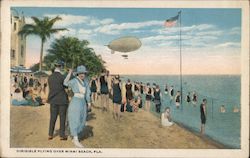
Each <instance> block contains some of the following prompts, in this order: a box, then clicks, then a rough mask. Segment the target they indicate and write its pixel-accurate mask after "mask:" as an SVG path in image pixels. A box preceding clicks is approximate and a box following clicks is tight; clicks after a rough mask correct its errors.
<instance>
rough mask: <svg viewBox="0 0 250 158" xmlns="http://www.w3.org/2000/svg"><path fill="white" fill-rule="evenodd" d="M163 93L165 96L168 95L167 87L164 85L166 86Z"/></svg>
mask: <svg viewBox="0 0 250 158" xmlns="http://www.w3.org/2000/svg"><path fill="white" fill-rule="evenodd" d="M164 93H165V94H166V95H167V94H168V85H167V84H166V86H165V91H164Z"/></svg>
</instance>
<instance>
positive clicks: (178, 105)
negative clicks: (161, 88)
mask: <svg viewBox="0 0 250 158" xmlns="http://www.w3.org/2000/svg"><path fill="white" fill-rule="evenodd" d="M180 103H181V93H180V91H177V93H176V96H175V106H176V108H177V109H179V107H180Z"/></svg>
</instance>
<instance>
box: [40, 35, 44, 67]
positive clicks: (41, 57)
mask: <svg viewBox="0 0 250 158" xmlns="http://www.w3.org/2000/svg"><path fill="white" fill-rule="evenodd" d="M43 45H44V40H43V39H42V43H41V52H40V62H39V71H42V63H43Z"/></svg>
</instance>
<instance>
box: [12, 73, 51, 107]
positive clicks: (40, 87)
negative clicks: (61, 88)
mask: <svg viewBox="0 0 250 158" xmlns="http://www.w3.org/2000/svg"><path fill="white" fill-rule="evenodd" d="M42 82H43V84H42ZM46 91H47V82H46V81H45V80H41V79H40V78H36V77H34V76H33V75H32V74H28V73H26V74H25V73H18V74H13V75H12V76H11V103H12V105H15V106H19V105H22V106H27V105H30V106H40V105H44V103H45V102H46V93H47V92H46Z"/></svg>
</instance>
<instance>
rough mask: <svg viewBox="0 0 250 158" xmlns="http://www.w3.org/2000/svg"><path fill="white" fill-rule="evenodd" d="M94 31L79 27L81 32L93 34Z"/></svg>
mask: <svg viewBox="0 0 250 158" xmlns="http://www.w3.org/2000/svg"><path fill="white" fill-rule="evenodd" d="M92 32H93V31H92V30H89V29H79V31H78V33H79V34H91V33H92Z"/></svg>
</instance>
